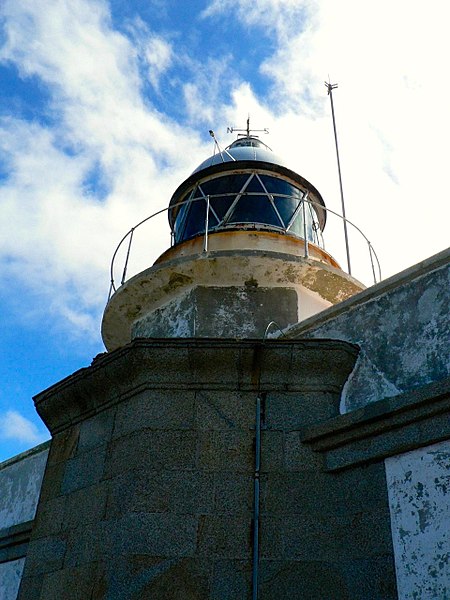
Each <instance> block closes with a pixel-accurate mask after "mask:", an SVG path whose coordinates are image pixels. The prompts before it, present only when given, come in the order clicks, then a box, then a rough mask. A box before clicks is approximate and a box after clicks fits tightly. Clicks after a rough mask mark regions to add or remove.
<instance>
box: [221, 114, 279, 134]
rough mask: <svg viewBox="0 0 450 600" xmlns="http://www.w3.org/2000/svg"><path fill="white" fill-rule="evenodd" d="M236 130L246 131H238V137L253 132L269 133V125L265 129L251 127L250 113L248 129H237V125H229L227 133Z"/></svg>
mask: <svg viewBox="0 0 450 600" xmlns="http://www.w3.org/2000/svg"><path fill="white" fill-rule="evenodd" d="M235 131H238V132H239V131H240V132H242V131H245V133H238V137H250V136H251V134H252V133H269V130H268V129H267V127H264V129H250V115H248V118H247V128H246V129H237V128H236V127H227V133H234V132H235Z"/></svg>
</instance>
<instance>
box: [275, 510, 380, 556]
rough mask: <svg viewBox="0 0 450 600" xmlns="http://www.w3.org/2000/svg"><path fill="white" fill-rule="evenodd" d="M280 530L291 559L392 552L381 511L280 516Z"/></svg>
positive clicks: (285, 551) (374, 554)
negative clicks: (375, 512) (380, 514)
mask: <svg viewBox="0 0 450 600" xmlns="http://www.w3.org/2000/svg"><path fill="white" fill-rule="evenodd" d="M281 530H282V535H283V544H284V555H285V558H287V559H291V560H308V559H309V558H310V557H311V556H314V557H315V560H321V561H327V560H332V561H339V560H348V559H351V560H353V559H360V558H369V557H375V556H381V555H385V554H389V553H391V552H392V541H391V534H390V526H389V521H388V520H387V519H386V518H385V516H384V515H383V516H382V517H380V516H378V515H376V514H375V515H374V514H364V513H359V514H348V515H324V514H317V515H315V516H314V515H311V514H301V515H300V514H299V515H290V516H289V517H285V518H284V519H283V520H282V523H281Z"/></svg>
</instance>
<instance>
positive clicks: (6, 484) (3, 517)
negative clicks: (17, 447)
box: [0, 442, 50, 600]
mask: <svg viewBox="0 0 450 600" xmlns="http://www.w3.org/2000/svg"><path fill="white" fill-rule="evenodd" d="M49 445H50V444H49V442H46V443H44V444H41V445H39V446H36V448H32V449H31V450H28V451H27V452H23V453H22V454H19V455H18V456H15V457H14V458H11V459H10V460H7V461H5V462H3V463H2V464H0V550H1V552H0V600H15V598H16V597H17V592H18V590H19V584H20V579H21V577H22V571H23V567H24V564H25V558H17V556H18V553H17V549H18V545H19V541H18V538H17V537H16V538H15V540H14V541H12V540H11V531H12V530H13V529H14V528H12V529H11V527H12V526H14V525H20V524H21V523H24V522H26V521H31V520H32V519H33V518H34V515H35V513H36V508H37V504H38V499H39V493H40V490H41V484H42V478H43V476H44V470H45V464H46V461H47V456H48V451H49ZM11 544H15V545H14V546H13V547H12V549H11V551H10V546H11ZM24 548H25V549H26V545H25V546H24ZM19 556H20V553H19ZM11 558H13V560H11ZM3 561H4V562H3Z"/></svg>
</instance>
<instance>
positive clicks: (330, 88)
mask: <svg viewBox="0 0 450 600" xmlns="http://www.w3.org/2000/svg"><path fill="white" fill-rule="evenodd" d="M337 86H338V84H337V83H330V82H326V81H325V87H326V88H327V90H328V95H329V96H330V103H331V115H332V117H333V131H334V142H335V144H336V158H337V167H338V173H339V187H340V190H341V205H342V216H343V218H344V236H345V250H346V252H347V267H348V274H349V275H351V274H352V268H351V266H350V249H349V245H348V232H347V218H346V216H345V202H344V189H343V187H342V174H341V161H340V160H339V146H338V139H337V132H336V119H335V117H334V104H333V90H334V89H336V88H337Z"/></svg>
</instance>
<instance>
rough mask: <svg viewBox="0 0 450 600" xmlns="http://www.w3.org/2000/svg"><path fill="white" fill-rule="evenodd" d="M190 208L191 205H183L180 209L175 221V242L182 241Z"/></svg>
mask: <svg viewBox="0 0 450 600" xmlns="http://www.w3.org/2000/svg"><path fill="white" fill-rule="evenodd" d="M183 200H186V198H183ZM188 207H189V204H187V203H186V204H182V205H181V206H180V207H179V209H178V214H177V218H176V219H175V225H174V228H173V231H174V234H175V240H179V239H180V236H181V232H182V230H183V225H184V220H185V216H186V211H187V209H188Z"/></svg>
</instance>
